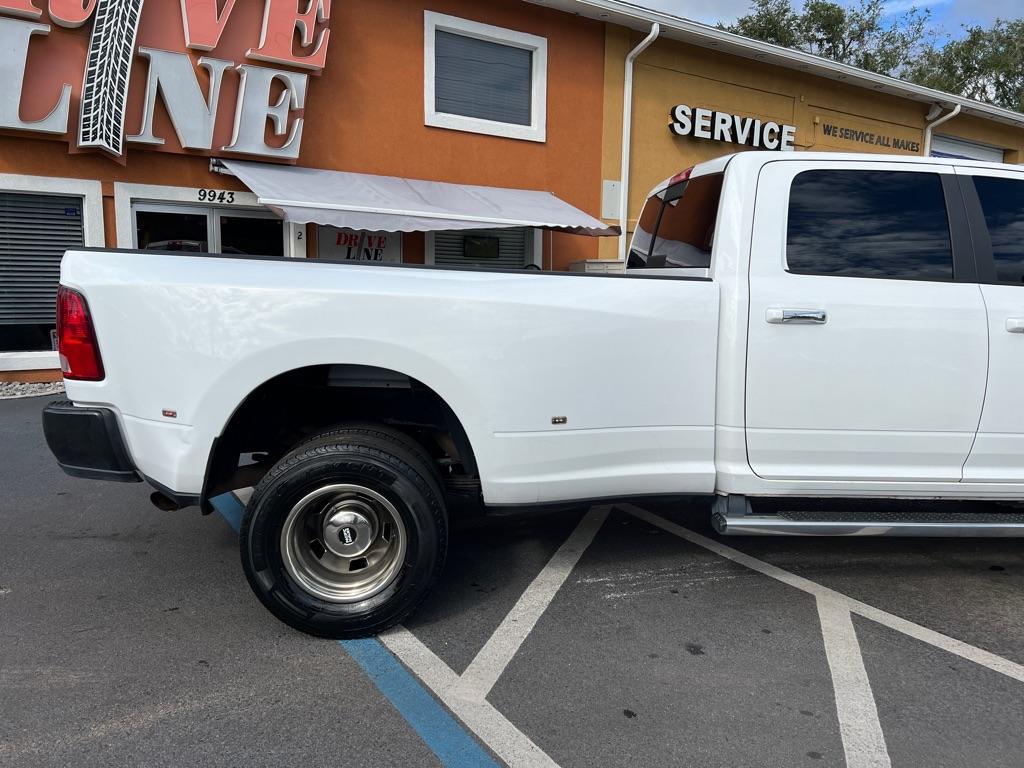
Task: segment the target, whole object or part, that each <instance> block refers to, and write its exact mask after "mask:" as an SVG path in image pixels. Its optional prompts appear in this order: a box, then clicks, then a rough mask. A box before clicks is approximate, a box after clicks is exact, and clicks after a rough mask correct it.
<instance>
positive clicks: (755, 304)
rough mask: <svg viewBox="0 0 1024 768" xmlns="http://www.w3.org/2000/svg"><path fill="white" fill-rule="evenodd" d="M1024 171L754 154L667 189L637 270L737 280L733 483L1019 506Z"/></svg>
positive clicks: (725, 489)
mask: <svg viewBox="0 0 1024 768" xmlns="http://www.w3.org/2000/svg"><path fill="white" fill-rule="evenodd" d="M1022 227H1024V173H1022V172H1021V171H1020V170H1017V169H1014V168H1011V167H1008V166H1005V165H997V164H991V163H982V162H975V161H969V160H955V161H954V160H939V159H932V158H916V157H891V156H885V157H879V156H868V155H837V154H813V153H794V154H788V153H787V154H776V155H774V156H773V155H771V154H769V153H747V154H739V155H734V156H732V157H729V158H723V159H719V160H716V161H713V162H711V163H707V164H704V165H699V166H696V167H695V168H692V169H689V170H687V171H684V172H683V173H680V174H678V175H676V176H674V177H672V178H670V179H667V180H666V181H665V182H663V183H662V184H660V185H658V186H657V187H656V188H655V189H654V190H653V191H652V193H651V195H650V196H649V198H648V201H647V204H646V205H645V207H644V209H643V212H642V213H641V216H640V219H639V221H638V223H637V227H636V232H635V234H634V236H633V240H632V245H631V248H630V255H629V262H628V265H627V268H628V273H629V274H634V275H640V274H657V275H660V276H670V275H672V274H674V273H675V274H679V275H691V274H693V273H694V271H695V270H696V271H697V272H698V273H699V271H700V270H707V275H708V276H709V277H710V279H711V280H712V281H713V282H715V283H717V284H718V286H719V287H720V290H721V306H722V311H721V315H720V324H719V340H718V375H717V387H716V422H715V443H716V487H715V490H716V492H717V493H719V494H723V495H724V494H740V495H744V496H771V497H780V496H782V497H785V496H836V497H840V496H842V497H848V496H857V497H864V496H882V497H918V498H920V497H937V498H938V497H941V498H1020V495H1021V490H1022V485H1021V484H1022V483H1024V419H1022V416H1021V411H1020V409H1019V408H1017V407H1016V406H1015V405H1014V404H1013V402H1012V398H1011V396H1010V392H1011V391H1012V390H1013V389H1014V387H1015V386H1016V384H1017V382H1019V381H1020V377H1021V375H1022V374H1024V349H1022V348H1020V343H1021V342H1024V338H1021V334H1022V332H1024V329H1022V328H1021V325H1022V320H1024V293H1022V290H1024V239H1021V238H1020V236H1019V233H1020V232H1021V231H1024V229H1022Z"/></svg>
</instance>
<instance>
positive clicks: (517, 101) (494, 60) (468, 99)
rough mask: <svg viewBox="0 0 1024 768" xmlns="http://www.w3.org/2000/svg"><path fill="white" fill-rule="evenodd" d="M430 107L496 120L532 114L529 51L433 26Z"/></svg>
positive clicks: (523, 120)
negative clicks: (433, 51)
mask: <svg viewBox="0 0 1024 768" xmlns="http://www.w3.org/2000/svg"><path fill="white" fill-rule="evenodd" d="M434 50H435V54H434V55H435V57H436V60H435V65H434V66H435V78H436V82H435V84H434V94H435V97H434V98H435V104H434V109H436V110H437V111H438V112H447V113H448V114H452V115H463V116H465V117H479V118H482V119H484V120H495V121H497V122H499V123H513V124H515V125H529V124H530V122H531V121H532V120H533V117H532V114H533V110H532V107H531V104H530V98H531V94H532V89H533V52H532V51H530V50H527V49H525V48H517V47H515V46H511V45H502V44H501V43H495V42H491V41H490V40H479V39H477V38H475V37H466V36H465V35H457V34H455V33H453V32H445V31H442V30H438V31H437V37H436V41H435V49H434Z"/></svg>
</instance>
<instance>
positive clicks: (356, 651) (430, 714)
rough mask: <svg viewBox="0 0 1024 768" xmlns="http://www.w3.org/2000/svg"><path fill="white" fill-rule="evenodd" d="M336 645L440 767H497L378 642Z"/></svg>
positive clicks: (348, 641) (366, 641)
mask: <svg viewBox="0 0 1024 768" xmlns="http://www.w3.org/2000/svg"><path fill="white" fill-rule="evenodd" d="M339 642H340V643H341V646H342V647H343V648H344V649H345V650H346V651H348V653H349V655H350V656H351V657H352V658H353V659H355V660H356V663H357V664H359V666H361V667H362V668H363V671H364V672H366V674H367V675H369V676H370V679H371V680H373V682H374V683H375V684H376V685H377V688H378V689H379V690H380V692H381V693H383V694H384V695H385V696H387V698H388V701H390V702H391V703H392V704H393V705H394V707H395V709H397V710H398V711H399V712H400V713H401V715H402V717H404V718H405V719H406V720H407V721H408V723H409V725H411V726H412V727H413V729H414V730H415V731H416V733H418V734H419V735H420V738H421V739H423V741H424V743H426V745H427V746H428V747H430V749H431V750H432V751H433V753H434V754H435V755H437V757H438V759H439V760H440V761H441V764H442V765H446V766H458V767H459V768H462V767H463V766H467V767H468V766H493V768H497V766H498V763H496V762H495V761H494V758H492V757H491V756H490V755H488V754H487V752H485V751H484V749H483V747H481V746H480V745H479V744H478V743H477V742H476V740H475V739H474V738H473V737H472V736H470V735H469V733H468V732H467V731H466V730H465V728H463V727H462V725H461V724H460V723H459V722H458V721H457V720H456V719H455V718H454V717H453V716H452V714H451V713H450V712H449V711H448V710H447V709H445V708H444V707H443V706H441V704H439V703H438V702H437V700H436V699H435V698H434V697H433V696H431V695H430V693H429V692H428V691H427V689H426V688H424V687H423V686H422V685H421V684H420V682H419V681H418V680H417V679H416V678H415V677H413V675H412V673H411V672H410V671H409V670H407V669H406V668H405V667H404V666H402V664H401V662H399V661H398V659H396V658H395V657H394V656H393V655H392V654H391V652H390V651H388V649H387V648H385V647H384V646H383V645H382V644H381V642H380V641H379V640H377V639H375V638H368V639H366V640H341V641H339Z"/></svg>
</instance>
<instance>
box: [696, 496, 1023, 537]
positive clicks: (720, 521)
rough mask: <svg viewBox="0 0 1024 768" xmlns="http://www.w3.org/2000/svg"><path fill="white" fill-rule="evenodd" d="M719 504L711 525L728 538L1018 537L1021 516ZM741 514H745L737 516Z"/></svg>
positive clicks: (1021, 527)
mask: <svg viewBox="0 0 1024 768" xmlns="http://www.w3.org/2000/svg"><path fill="white" fill-rule="evenodd" d="M726 498H728V499H729V501H728V502H727V503H726ZM719 502H720V503H716V504H715V509H714V512H713V514H712V523H713V525H714V527H715V530H716V531H718V533H720V534H723V535H728V536H921V537H926V536H931V537H951V538H957V537H960V538H967V537H994V538H1024V515H1022V514H1020V513H1017V512H993V513H964V512H876V511H871V512H860V513H856V512H826V511H821V512H804V511H800V512H779V513H778V514H774V515H755V514H750V513H749V509H750V506H749V502H746V500H745V499H744V500H742V501H740V502H737V501H736V497H725V498H720V499H719ZM826 503H827V502H826ZM744 511H748V513H747V514H743V512H744ZM737 513H738V514H737Z"/></svg>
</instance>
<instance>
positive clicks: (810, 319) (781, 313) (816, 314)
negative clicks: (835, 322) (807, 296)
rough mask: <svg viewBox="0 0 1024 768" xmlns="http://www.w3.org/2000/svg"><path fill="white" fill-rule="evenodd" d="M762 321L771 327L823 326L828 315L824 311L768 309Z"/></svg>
mask: <svg viewBox="0 0 1024 768" xmlns="http://www.w3.org/2000/svg"><path fill="white" fill-rule="evenodd" d="M764 319H765V320H767V321H768V322H769V323H772V324H773V325H823V324H824V323H827V322H828V313H827V312H826V311H825V310H824V309H769V310H768V311H767V312H765V315H764Z"/></svg>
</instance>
